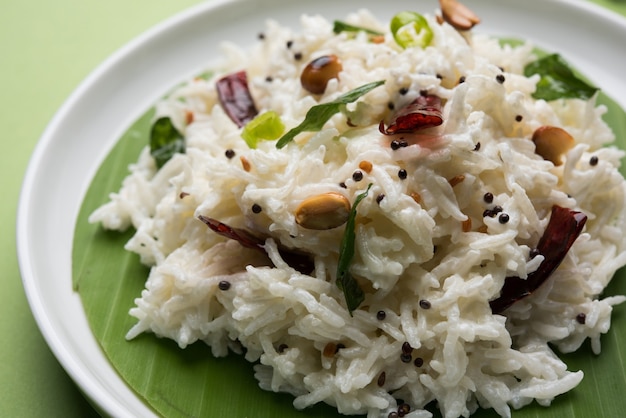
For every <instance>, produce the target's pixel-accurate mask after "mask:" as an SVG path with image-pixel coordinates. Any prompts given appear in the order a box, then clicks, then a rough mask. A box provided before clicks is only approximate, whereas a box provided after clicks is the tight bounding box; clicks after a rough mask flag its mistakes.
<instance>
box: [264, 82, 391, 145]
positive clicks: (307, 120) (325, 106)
mask: <svg viewBox="0 0 626 418" xmlns="http://www.w3.org/2000/svg"><path fill="white" fill-rule="evenodd" d="M383 84H385V80H379V81H374V82H372V83H368V84H364V85H362V86H360V87H357V88H355V89H354V90H350V91H349V92H347V93H346V94H343V95H341V96H339V97H338V98H336V99H335V100H333V101H332V102H328V103H322V104H319V105H316V106H313V107H312V108H310V109H309V111H308V112H307V113H306V116H305V117H304V121H302V123H301V124H300V125H298V126H296V127H295V128H293V129H291V130H290V131H289V132H287V133H286V134H285V135H283V136H282V138H280V139H279V140H278V142H277V143H276V148H283V147H284V146H285V145H287V144H288V143H289V142H291V141H293V139H294V138H295V137H296V135H298V134H299V133H301V132H305V131H308V132H316V131H319V130H321V129H322V127H324V124H325V123H326V122H328V120H329V119H330V118H331V117H333V116H334V115H335V114H336V113H337V112H340V111H342V109H343V108H344V107H345V106H346V105H347V104H348V103H352V102H354V101H356V100H357V99H358V98H359V97H361V96H363V95H364V94H366V93H368V92H369V91H370V90H373V89H375V88H376V87H378V86H381V85H383Z"/></svg>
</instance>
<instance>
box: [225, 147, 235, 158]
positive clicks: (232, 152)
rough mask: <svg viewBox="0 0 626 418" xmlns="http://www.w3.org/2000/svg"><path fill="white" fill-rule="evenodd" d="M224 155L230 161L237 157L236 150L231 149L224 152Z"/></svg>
mask: <svg viewBox="0 0 626 418" xmlns="http://www.w3.org/2000/svg"><path fill="white" fill-rule="evenodd" d="M224 155H225V156H226V158H228V159H229V160H230V159H231V158H233V157H235V150H233V149H230V148H229V149H227V150H226V151H224Z"/></svg>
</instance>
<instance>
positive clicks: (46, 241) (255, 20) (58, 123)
mask: <svg viewBox="0 0 626 418" xmlns="http://www.w3.org/2000/svg"><path fill="white" fill-rule="evenodd" d="M465 3H466V4H467V5H468V6H470V7H471V8H472V9H473V10H474V11H475V12H477V14H478V15H479V16H481V18H482V20H483V23H481V25H480V26H478V27H477V28H476V30H478V31H481V32H487V33H490V34H493V35H497V36H506V37H521V38H526V39H531V40H533V41H534V42H535V43H536V44H537V46H540V47H543V48H545V49H547V50H551V51H557V52H559V53H561V54H562V55H563V56H564V57H565V58H566V59H567V60H568V61H570V62H571V63H572V64H573V65H574V66H575V67H576V68H578V69H580V70H581V71H582V72H583V73H585V74H587V75H588V76H590V77H591V78H592V79H593V81H594V82H595V83H596V84H598V85H599V86H600V87H601V88H602V89H603V90H604V91H605V92H607V93H608V94H609V95H610V96H612V97H613V99H614V100H616V101H617V102H618V103H619V104H620V105H621V106H622V107H625V108H626V82H625V81H624V79H623V77H624V73H623V69H624V68H626V54H624V40H626V20H625V19H623V18H621V17H618V16H617V15H614V14H612V13H610V12H608V11H605V10H604V9H600V8H599V7H596V6H594V5H592V4H590V3H587V2H585V1H582V0H578V1H577V0H570V1H567V0H524V1H519V0H499V1H497V2H496V1H493V0H466V1H465ZM437 6H438V4H437V2H436V1H434V0H433V1H431V2H417V3H416V2H415V0H393V1H387V2H381V1H380V0H343V1H337V0H315V1H310V0H213V1H209V2H207V3H204V4H201V5H199V6H197V7H195V8H192V9H190V10H188V11H186V12H184V13H182V14H180V15H177V16H175V17H173V18H171V19H169V20H168V21H166V22H164V23H163V24H161V25H158V26H157V27H155V28H154V29H152V30H150V31H149V32H147V33H145V34H144V35H142V36H140V37H139V38H137V39H135V40H134V41H132V42H131V43H129V44H128V45H127V46H125V47H124V48H122V49H121V50H120V51H118V52H117V53H116V54H114V55H113V56H112V57H111V58H109V59H108V60H107V61H106V62H104V63H103V64H102V65H101V66H100V67H98V68H97V69H96V70H95V71H94V72H93V73H92V74H91V75H90V76H89V77H88V78H87V79H86V80H85V81H84V82H83V83H82V84H81V86H80V87H79V88H78V89H77V90H76V91H75V92H74V94H72V96H71V97H70V98H69V99H68V100H67V102H66V103H65V104H64V105H63V107H62V108H61V109H60V110H59V112H58V113H57V114H56V116H55V117H54V119H53V120H52V121H51V123H50V124H49V126H48V128H47V129H46V131H45V133H44V134H43V136H42V138H41V140H40V141H39V143H38V145H37V148H36V149H35V152H34V154H33V156H32V159H31V161H30V165H29V167H28V170H27V173H26V177H25V180H24V184H23V189H22V195H21V199H20V204H19V211H18V213H19V218H18V224H17V235H18V236H17V238H18V254H19V260H20V267H21V271H22V277H23V282H24V287H25V290H26V294H27V297H28V300H29V303H30V305H31V309H32V311H33V313H34V316H35V318H36V320H37V322H38V325H39V327H40V329H41V331H42V333H43V335H44V337H45V339H46V341H47V342H48V344H49V345H50V347H51V349H52V351H53V352H54V354H55V355H56V357H57V358H58V359H59V361H60V362H61V364H62V365H63V367H64V368H65V369H66V370H67V372H68V373H69V374H70V376H71V377H72V378H73V379H74V380H75V381H76V383H77V384H78V385H79V386H80V387H81V388H82V390H83V391H84V392H85V393H86V395H87V396H89V397H90V398H91V399H92V400H93V402H94V403H95V404H96V405H97V406H98V407H99V408H100V409H101V410H102V412H104V413H105V414H108V415H112V416H116V417H123V416H128V417H140V416H142V417H143V416H153V415H154V413H153V412H152V411H151V409H150V408H148V407H147V406H146V405H145V404H144V403H143V402H142V400H141V399H138V398H137V397H136V395H135V394H134V392H133V391H132V390H131V389H129V388H128V387H127V386H126V384H125V383H124V381H123V380H121V378H120V377H119V376H118V375H117V374H116V372H115V371H114V370H113V368H112V367H111V365H110V364H109V362H108V360H107V359H106V357H105V356H104V354H103V353H102V351H101V350H100V348H99V346H98V344H97V342H96V340H95V339H94V337H93V335H92V334H91V332H90V329H89V325H88V323H87V319H86V317H85V314H84V312H83V308H82V305H81V302H80V299H79V296H78V295H77V294H75V293H74V292H73V291H72V284H71V283H72V276H71V248H72V239H73V233H74V222H75V219H76V216H77V214H78V210H79V207H80V204H81V201H82V199H83V196H84V193H85V191H86V190H87V187H88V185H89V183H90V182H91V178H92V176H93V175H94V174H95V172H96V170H97V168H98V166H99V164H100V162H101V161H102V160H103V159H104V157H105V156H106V154H107V152H108V151H109V149H110V148H111V147H112V146H113V144H114V143H115V141H116V140H117V139H118V137H119V136H120V135H121V133H122V132H124V130H125V129H126V128H127V127H128V126H129V125H130V124H131V123H132V122H133V121H134V120H135V119H136V118H137V117H138V116H139V115H141V114H142V113H143V112H144V111H145V110H146V109H147V108H148V107H149V106H150V105H151V104H152V103H153V102H154V101H155V100H156V99H157V98H158V97H160V96H162V94H163V93H164V92H166V91H167V90H169V89H170V88H171V87H172V86H174V85H175V84H177V83H178V82H180V81H182V80H184V79H185V78H187V77H188V76H191V75H192V74H196V73H198V72H200V70H201V69H202V68H204V67H205V66H206V65H207V64H208V63H209V62H210V61H211V57H215V56H218V55H219V53H220V52H219V49H218V45H219V43H220V42H221V41H224V40H230V41H233V42H235V43H237V44H239V45H240V46H243V47H245V46H247V45H249V44H251V43H252V42H254V41H255V37H256V34H257V33H258V31H260V30H262V29H263V27H264V22H265V20H266V19H268V18H272V19H275V20H278V21H279V22H281V23H282V24H285V25H288V26H292V27H294V28H296V27H297V26H298V16H300V14H302V13H320V14H322V15H324V16H326V17H327V18H329V19H333V18H343V17H345V15H346V14H347V13H349V12H351V11H354V10H356V9H358V8H368V9H370V10H372V11H374V12H375V13H376V15H377V16H379V17H380V18H381V19H389V18H390V17H391V16H392V15H393V14H394V13H395V12H397V11H400V10H415V9H416V7H417V8H419V9H420V11H421V12H433V11H434V10H435V8H436V7H437ZM618 51H621V52H618Z"/></svg>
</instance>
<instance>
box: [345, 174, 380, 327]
mask: <svg viewBox="0 0 626 418" xmlns="http://www.w3.org/2000/svg"><path fill="white" fill-rule="evenodd" d="M371 187H372V183H370V184H369V185H368V186H367V189H366V190H365V191H364V192H363V193H361V194H359V195H358V196H357V197H356V199H355V200H354V204H353V205H352V209H350V215H349V216H348V221H347V222H346V229H345V231H344V233H343V238H342V239H341V244H340V246H339V261H338V262H337V287H339V289H341V290H342V291H343V294H344V297H345V298H346V305H348V311H349V312H350V316H352V311H354V310H355V309H356V308H358V307H359V305H360V304H361V303H362V302H363V300H364V299H365V295H364V294H363V290H362V289H361V288H360V287H359V283H358V282H357V281H356V280H355V279H354V277H352V275H351V274H350V263H351V262H352V258H353V257H354V240H355V238H356V235H355V233H354V226H355V221H356V207H357V206H358V204H359V203H360V202H361V200H363V199H364V198H365V196H367V193H368V192H369V191H370V188H371Z"/></svg>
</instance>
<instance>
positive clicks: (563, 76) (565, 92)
mask: <svg viewBox="0 0 626 418" xmlns="http://www.w3.org/2000/svg"><path fill="white" fill-rule="evenodd" d="M535 74H538V75H539V76H540V77H541V78H540V79H539V82H538V83H537V89H536V90H535V92H534V93H533V97H534V98H535V99H543V100H547V101H551V100H557V99H583V100H587V99H589V98H591V97H592V96H593V95H594V94H595V93H596V92H597V91H598V88H597V87H593V86H591V85H590V84H588V83H587V82H585V81H584V80H582V79H581V78H579V77H578V76H576V74H574V72H573V71H572V69H571V68H570V67H569V65H568V64H567V62H565V60H564V59H563V58H562V57H561V56H560V55H559V54H550V55H547V56H545V57H543V58H540V59H538V60H536V61H533V62H531V63H530V64H527V65H526V67H525V68H524V75H525V76H526V77H531V76H533V75H535Z"/></svg>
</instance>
